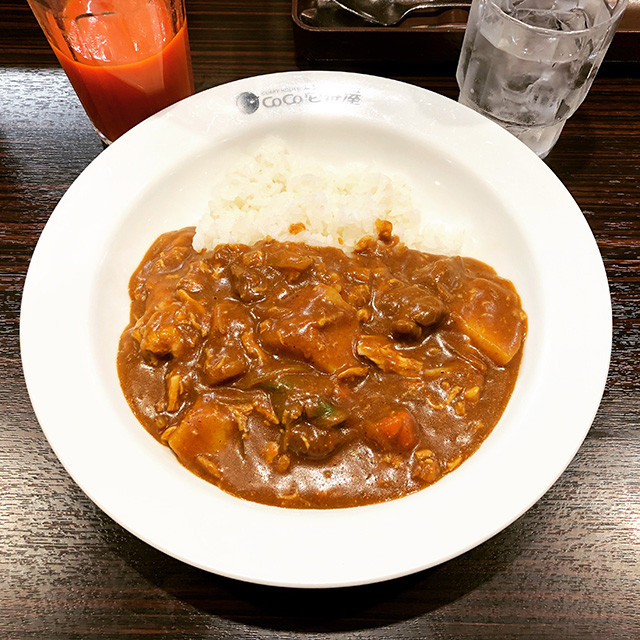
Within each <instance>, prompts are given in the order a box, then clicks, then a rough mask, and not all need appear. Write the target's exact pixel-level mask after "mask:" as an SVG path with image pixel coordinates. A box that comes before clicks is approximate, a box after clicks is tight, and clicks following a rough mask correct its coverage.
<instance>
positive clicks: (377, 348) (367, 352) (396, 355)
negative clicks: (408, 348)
mask: <svg viewBox="0 0 640 640" xmlns="http://www.w3.org/2000/svg"><path fill="white" fill-rule="evenodd" d="M356 351H357V353H358V355H361V356H364V357H365V358H367V359H368V360H371V362H373V363H374V364H376V365H377V366H378V367H379V368H380V369H382V371H385V372H388V371H393V372H394V373H399V374H400V375H403V376H411V375H418V374H419V373H420V372H421V370H422V363H421V362H420V361H419V360H414V359H413V358H409V357H407V356H405V355H403V354H402V353H401V352H400V351H399V350H398V349H397V348H396V346H395V344H394V343H393V342H392V341H391V340H389V339H388V338H385V337H384V336H361V337H360V339H359V340H358V344H357V346H356Z"/></svg>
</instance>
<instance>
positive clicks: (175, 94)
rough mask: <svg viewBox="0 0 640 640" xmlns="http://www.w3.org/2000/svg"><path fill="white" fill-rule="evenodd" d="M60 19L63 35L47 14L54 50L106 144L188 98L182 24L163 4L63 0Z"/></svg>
mask: <svg viewBox="0 0 640 640" xmlns="http://www.w3.org/2000/svg"><path fill="white" fill-rule="evenodd" d="M62 15H63V19H62V24H63V25H64V33H63V30H62V29H60V24H61V21H60V20H57V21H56V20H54V18H53V17H52V16H51V15H49V16H47V19H48V21H49V24H48V27H49V28H48V29H47V32H48V33H49V35H50V40H53V42H51V44H52V46H53V50H54V52H55V54H56V56H57V57H58V60H59V61H60V64H61V65H62V67H63V69H64V70H65V72H66V74H67V76H68V77H69V80H70V81H71V84H72V85H73V88H74V89H75V91H76V93H77V94H78V97H79V98H80V101H81V102H82V105H83V107H84V108H85V110H86V112H87V115H88V116H89V118H90V119H91V121H92V122H93V124H94V126H95V127H96V129H98V131H99V132H100V134H101V135H102V136H103V137H104V138H106V139H107V140H108V141H110V142H113V140H115V139H116V138H118V137H119V136H121V135H122V134H123V133H124V132H125V131H127V130H128V129H130V128H131V127H133V126H134V125H136V124H138V122H140V121H142V120H144V119H145V118H147V117H148V116H150V115H152V114H154V113H156V112H157V111H160V110H161V109H163V108H164V107H167V106H169V105H170V104H173V103H174V102H177V101H178V100H181V99H182V98H185V97H187V96H189V95H191V94H192V93H193V91H194V88H193V75H192V71H191V56H190V51H189V39H188V35H187V27H186V22H185V19H184V17H182V19H181V20H177V19H176V17H175V14H173V15H174V17H173V18H172V11H171V6H170V3H168V0H167V1H165V0H68V2H67V3H66V5H65V6H64V9H63V14H62ZM176 22H177V24H176Z"/></svg>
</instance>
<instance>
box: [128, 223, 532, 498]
mask: <svg viewBox="0 0 640 640" xmlns="http://www.w3.org/2000/svg"><path fill="white" fill-rule="evenodd" d="M377 230H378V235H377V237H367V238H363V239H362V240H361V241H360V242H359V243H358V245H357V247H356V249H355V251H354V252H353V254H351V255H347V254H346V253H345V252H343V251H342V250H341V249H338V248H333V247H312V246H308V245H306V244H303V243H296V242H279V241H276V240H271V239H266V240H263V241H260V242H258V243H256V244H255V245H253V246H245V245H219V246H218V247H216V248H215V250H213V251H209V252H202V253H197V252H196V251H195V250H194V249H193V248H192V238H193V233H194V230H193V229H192V228H188V229H183V230H180V231H175V232H171V233H167V234H164V235H162V236H161V237H160V238H158V240H157V241H156V242H155V243H154V244H153V246H152V247H151V248H150V249H149V251H148V253H147V255H146V256H145V257H144V259H143V261H142V263H141V264H140V266H139V267H138V269H137V270H136V271H135V273H134V274H133V276H132V278H131V281H130V295H131V300H132V305H131V322H130V325H129V326H128V328H127V329H126V330H125V331H124V333H123V335H122V338H121V342H120V349H119V355H118V371H119V376H120V381H121V385H122V389H123V391H124V394H125V396H126V398H127V401H128V402H129V404H130V406H131V408H132V410H133V412H134V413H135V415H136V416H137V418H138V419H139V420H140V422H141V423H142V424H143V425H144V427H145V428H146V429H147V430H148V431H149V432H150V433H151V434H152V435H153V436H154V437H155V438H156V439H157V440H159V441H160V442H162V443H164V444H167V445H168V446H169V447H171V449H172V450H173V452H174V453H175V455H176V456H177V458H178V459H179V460H180V462H181V463H182V464H183V465H184V466H186V467H187V468H188V469H190V470H191V471H192V472H194V473H195V474H197V475H199V476H201V477H202V478H204V479H205V480H208V481H209V482H212V483H214V484H216V485H218V486H219V487H220V488H222V489H224V490H225V491H227V492H229V493H231V494H234V495H236V496H239V497H242V498H245V499H248V500H253V501H256V502H261V503H265V504H269V505H278V506H284V507H298V508H301V507H307V508H335V507H349V506H356V505H363V504H370V503H375V502H382V501H385V500H389V499H392V498H397V497H400V496H404V495H407V494H409V493H412V492H414V491H417V490H419V489H422V488H423V487H425V486H427V485H430V484H432V483H434V482H436V481H437V480H438V479H439V478H441V477H442V476H443V475H444V474H446V473H448V472H450V471H452V470H453V469H455V468H456V467H457V466H459V465H460V463H461V462H463V461H464V460H465V459H466V458H468V457H469V456H470V455H471V454H472V453H473V452H474V451H475V450H476V449H477V448H478V446H479V445H480V444H481V443H482V441H483V440H484V439H485V438H486V437H487V435H488V434H489V432H490V431H491V430H492V428H493V427H494V425H495V424H496V422H497V421H498V419H499V418H500V416H501V414H502V412H503V411H504V408H505V406H506V404H507V402H508V399H509V397H510V395H511V392H512V390H513V387H514V384H515V380H516V376H517V372H518V367H519V363H520V358H521V352H522V345H523V341H524V337H525V334H526V315H525V313H524V312H523V310H522V308H521V304H520V298H519V296H518V294H517V293H516V291H515V289H514V287H513V285H512V284H511V283H510V282H509V281H507V280H505V279H503V278H500V277H499V276H498V275H496V273H495V271H494V270H493V269H492V268H491V267H489V266H487V265H485V264H484V263H482V262H479V261H477V260H474V259H470V258H461V257H444V256H439V255H430V254H426V253H422V252H419V251H416V250H411V249H408V248H407V247H406V246H404V245H403V244H401V243H399V242H398V238H397V237H396V236H394V235H393V233H392V228H391V225H390V223H388V222H383V221H378V223H377Z"/></svg>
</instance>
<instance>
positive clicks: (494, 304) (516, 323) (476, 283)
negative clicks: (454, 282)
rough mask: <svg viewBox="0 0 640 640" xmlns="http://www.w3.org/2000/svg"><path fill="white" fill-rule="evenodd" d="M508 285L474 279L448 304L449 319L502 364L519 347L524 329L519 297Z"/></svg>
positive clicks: (497, 362)
mask: <svg viewBox="0 0 640 640" xmlns="http://www.w3.org/2000/svg"><path fill="white" fill-rule="evenodd" d="M509 285H510V283H509V282H508V281H506V280H505V281H504V284H500V283H497V282H495V281H492V280H487V279H486V278H474V279H473V280H471V281H470V282H469V284H468V285H467V286H465V287H464V288H463V289H462V290H461V291H460V292H459V297H458V298H457V299H456V300H455V301H454V302H453V303H452V304H451V309H452V318H453V319H454V321H455V322H456V324H458V326H459V328H460V329H461V330H462V331H463V332H464V333H465V334H467V335H468V336H469V338H470V339H471V342H472V344H473V345H474V346H475V347H477V348H478V349H479V350H480V351H482V352H483V353H484V354H485V355H487V356H488V357H489V358H491V359H492V360H493V361H494V362H495V363H496V364H499V365H503V366H504V365H506V364H508V363H509V362H510V361H511V360H512V359H513V357H514V356H515V355H516V354H517V353H518V351H519V350H520V347H521V345H522V341H523V339H524V335H525V332H526V328H527V316H526V314H525V313H524V311H523V310H522V307H521V305H520V298H519V296H518V294H517V293H516V292H515V290H514V289H513V288H512V287H510V286H509Z"/></svg>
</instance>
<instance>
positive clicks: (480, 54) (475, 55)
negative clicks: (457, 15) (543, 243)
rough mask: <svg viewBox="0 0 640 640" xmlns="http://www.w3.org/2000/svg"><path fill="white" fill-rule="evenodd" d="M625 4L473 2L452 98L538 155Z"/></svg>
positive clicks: (579, 91) (573, 103)
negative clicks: (456, 89)
mask: <svg viewBox="0 0 640 640" xmlns="http://www.w3.org/2000/svg"><path fill="white" fill-rule="evenodd" d="M626 5H627V0H473V2H472V4H471V11H470V13H469V20H468V22H467V29H466V32H465V36H464V41H463V43H462V52H461V54H460V60H459V62H458V70H457V74H456V77H457V80H458V86H459V87H460V97H459V99H458V101H459V102H461V103H462V104H464V105H467V106H468V107H471V108H472V109H474V110H475V111H478V112H479V113H481V114H483V115H485V116H487V117H488V118H490V119H491V120H493V121H494V122H497V123H498V124H500V125H502V126H503V127H504V128H505V129H507V130H508V131H510V132H511V133H512V134H513V135H515V136H516V137H517V138H518V139H519V140H521V141H522V142H524V143H525V144H526V145H527V146H528V147H530V148H531V149H533V151H535V152H536V153H537V154H538V156H540V157H541V158H544V157H546V155H547V154H548V153H549V151H551V149H552V147H553V145H554V144H555V143H556V141H557V140H558V137H559V135H560V132H561V131H562V127H564V124H565V122H566V121H567V118H569V117H570V116H571V115H573V113H574V112H575V110H576V109H577V108H578V107H579V106H580V104H581V103H582V101H583V100H584V98H585V96H586V95H587V92H588V91H589V89H590V87H591V84H592V83H593V79H594V77H595V75H596V73H597V71H598V68H599V67H600V63H601V62H602V58H603V57H604V55H605V53H606V51H607V48H608V47H609V44H610V43H611V39H612V38H613V34H614V33H615V30H616V27H617V26H618V23H619V22H620V18H621V16H622V13H623V11H624V9H625V7H626Z"/></svg>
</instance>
